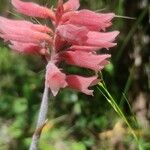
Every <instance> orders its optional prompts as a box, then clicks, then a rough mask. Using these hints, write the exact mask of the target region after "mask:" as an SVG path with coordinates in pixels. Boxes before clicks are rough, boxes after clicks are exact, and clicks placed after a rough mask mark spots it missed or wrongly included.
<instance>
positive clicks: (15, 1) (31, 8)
mask: <svg viewBox="0 0 150 150" xmlns="http://www.w3.org/2000/svg"><path fill="white" fill-rule="evenodd" d="M11 2H12V5H13V6H14V7H15V10H16V11H17V12H18V13H21V14H24V15H27V16H31V17H38V18H44V19H48V20H51V23H52V25H53V27H52V28H50V27H48V26H47V25H41V24H35V23H32V22H30V21H25V20H11V19H7V18H4V17H0V37H1V38H3V39H4V40H5V41H6V42H8V43H9V47H10V48H11V49H13V50H15V51H17V52H20V53H24V54H35V53H36V54H39V55H43V56H45V58H46V60H47V61H48V65H47V67H46V76H45V83H46V86H48V87H49V88H50V89H51V91H52V93H53V95H54V96H56V95H57V93H58V91H59V90H60V89H61V88H65V87H70V88H72V89H76V90H78V91H80V92H83V93H85V94H87V95H93V91H92V90H90V89H89V87H91V86H93V85H95V84H97V83H98V82H99V80H98V79H97V78H98V77H97V75H95V76H92V77H82V76H79V75H70V74H69V75H68V74H67V73H64V71H63V69H59V64H60V63H61V62H64V61H65V62H66V63H67V64H69V65H73V66H76V67H83V68H87V69H91V70H93V71H95V72H98V71H101V70H102V69H103V68H104V66H105V65H106V64H108V63H109V62H108V60H107V59H108V58H109V57H110V55H109V54H98V53H97V51H98V50H100V49H102V48H106V49H109V48H111V47H113V46H115V45H116V43H114V40H115V38H116V37H117V35H118V34H119V32H118V31H111V32H110V31H109V32H105V31H106V29H107V28H108V27H110V26H111V25H112V22H111V21H112V19H113V18H114V17H115V14H114V13H96V12H93V11H90V10H85V9H84V10H78V8H79V7H80V3H79V0H68V1H67V2H65V3H63V0H58V4H57V7H56V8H53V7H52V8H51V9H49V8H47V7H44V6H40V5H38V4H35V3H33V2H25V1H22V0H11ZM66 74H67V75H66Z"/></svg>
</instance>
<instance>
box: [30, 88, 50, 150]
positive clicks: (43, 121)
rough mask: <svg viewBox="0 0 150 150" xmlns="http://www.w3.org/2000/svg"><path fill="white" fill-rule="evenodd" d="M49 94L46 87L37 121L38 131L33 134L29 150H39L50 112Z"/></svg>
mask: <svg viewBox="0 0 150 150" xmlns="http://www.w3.org/2000/svg"><path fill="white" fill-rule="evenodd" d="M48 93H49V89H48V87H47V86H46V85H45V88H44V93H43V97H42V102H41V107H40V111H39V116H38V121H37V125H36V130H35V132H34V134H33V137H32V143H31V145H30V149H29V150H37V147H38V142H39V138H40V135H41V131H42V129H43V127H44V125H45V124H46V116H47V112H48V95H49V94H48Z"/></svg>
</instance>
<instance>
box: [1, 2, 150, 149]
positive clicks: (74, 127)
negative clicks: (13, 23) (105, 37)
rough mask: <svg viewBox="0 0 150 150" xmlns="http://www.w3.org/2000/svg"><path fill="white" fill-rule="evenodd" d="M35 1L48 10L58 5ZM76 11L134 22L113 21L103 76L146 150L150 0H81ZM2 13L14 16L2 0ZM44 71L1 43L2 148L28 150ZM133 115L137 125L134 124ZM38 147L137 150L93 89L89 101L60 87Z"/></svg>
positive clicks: (149, 143)
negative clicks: (111, 14) (115, 34)
mask: <svg viewBox="0 0 150 150" xmlns="http://www.w3.org/2000/svg"><path fill="white" fill-rule="evenodd" d="M35 2H37V3H40V4H43V5H47V6H49V7H51V6H52V4H53V5H54V4H55V2H56V1H55V0H35ZM80 8H86V9H91V10H95V11H101V12H114V13H116V14H117V15H118V16H129V17H133V18H135V19H123V18H120V17H118V18H115V19H114V21H113V26H112V29H110V30H114V29H115V30H119V31H120V35H119V37H118V39H117V40H118V45H117V46H116V47H115V48H112V49H111V50H109V51H108V52H109V53H111V54H112V58H111V63H110V64H109V65H108V66H107V67H106V68H105V69H104V70H103V72H102V73H103V78H104V81H105V82H106V86H107V88H108V90H109V92H110V93H111V95H112V96H113V97H114V99H115V100H116V102H117V104H118V106H119V107H120V109H121V110H122V111H123V112H124V114H125V116H126V118H127V119H128V120H129V122H130V123H131V125H132V126H133V128H134V132H135V134H136V135H137V136H138V137H139V140H140V143H141V149H142V150H150V49H149V48H150V37H149V33H150V28H149V26H150V25H149V23H150V10H149V8H150V5H149V3H148V0H81V7H80ZM0 15H2V16H5V17H9V18H15V17H16V15H17V16H18V14H17V13H16V12H15V11H14V10H13V8H12V7H11V4H10V1H9V0H0ZM20 17H22V16H20ZM26 19H28V20H31V18H27V17H26ZM44 67H45V62H44V61H43V60H42V59H41V58H40V57H38V56H35V57H33V56H23V55H21V54H16V53H14V52H12V51H11V50H10V49H9V48H8V47H7V44H4V43H3V41H2V40H0V150H27V149H28V147H29V144H30V142H31V136H32V134H33V132H34V129H35V125H36V119H37V115H38V110H39V107H40V101H41V97H42V92H43V88H44V87H43V83H44V73H45V68H44ZM66 69H67V70H68V71H70V72H76V71H79V72H81V73H82V70H77V69H76V68H69V69H68V68H66ZM128 103H129V104H130V105H129V104H128ZM130 107H131V109H130ZM133 116H135V117H136V118H137V120H138V123H139V127H137V124H134V123H132V118H133ZM39 146H40V150H137V149H138V147H137V144H136V142H135V140H134V138H133V137H132V135H131V134H130V132H129V129H128V127H127V126H126V124H125V123H124V122H123V121H122V118H120V117H119V116H118V115H117V113H116V112H115V111H114V109H113V108H112V107H111V106H110V104H109V103H108V102H107V100H106V99H105V98H104V96H103V95H102V94H101V92H100V90H99V89H98V88H97V87H94V96H93V97H92V96H86V95H84V94H82V93H78V92H76V91H73V90H70V89H63V90H61V92H60V93H59V94H58V96H57V97H56V98H51V99H50V103H49V113H48V123H47V125H46V126H45V128H44V130H43V132H42V136H41V140H40V145H39Z"/></svg>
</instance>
